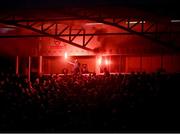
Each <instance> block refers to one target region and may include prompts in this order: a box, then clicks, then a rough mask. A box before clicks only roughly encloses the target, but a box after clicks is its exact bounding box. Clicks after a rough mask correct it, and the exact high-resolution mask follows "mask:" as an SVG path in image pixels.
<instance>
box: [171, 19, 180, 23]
mask: <svg viewBox="0 0 180 134" xmlns="http://www.w3.org/2000/svg"><path fill="white" fill-rule="evenodd" d="M171 22H172V23H176V22H180V20H171Z"/></svg>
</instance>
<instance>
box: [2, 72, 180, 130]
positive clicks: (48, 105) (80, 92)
mask: <svg viewBox="0 0 180 134" xmlns="http://www.w3.org/2000/svg"><path fill="white" fill-rule="evenodd" d="M179 82H180V74H178V73H174V74H166V73H152V74H148V73H145V72H143V73H131V74H113V75H112V74H108V75H106V74H105V75H96V74H95V73H94V74H89V75H80V74H79V75H58V74H57V75H49V76H45V75H44V76H41V77H35V78H33V79H31V82H29V81H28V79H27V77H26V76H22V75H15V74H14V73H10V72H6V73H5V72H1V73H0V108H1V110H0V131H1V132H150V131H151V132H153V131H158V132H159V131H161V132H162V131H179V130H180V127H179V126H178V123H176V121H179V119H180V118H179V110H178V106H179V102H180V101H179V89H180V84H179Z"/></svg>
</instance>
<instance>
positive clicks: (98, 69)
mask: <svg viewBox="0 0 180 134" xmlns="http://www.w3.org/2000/svg"><path fill="white" fill-rule="evenodd" d="M100 57H101V56H99V55H98V56H96V58H95V59H96V62H95V64H96V69H95V70H96V74H97V75H99V74H100V64H101V63H100V62H101V61H100Z"/></svg>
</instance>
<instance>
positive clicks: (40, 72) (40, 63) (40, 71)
mask: <svg viewBox="0 0 180 134" xmlns="http://www.w3.org/2000/svg"><path fill="white" fill-rule="evenodd" d="M41 75H42V56H39V76H41Z"/></svg>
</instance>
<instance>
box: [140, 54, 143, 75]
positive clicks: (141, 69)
mask: <svg viewBox="0 0 180 134" xmlns="http://www.w3.org/2000/svg"><path fill="white" fill-rule="evenodd" d="M142 66H143V65H142V55H141V56H140V72H142V71H143V67H142Z"/></svg>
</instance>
